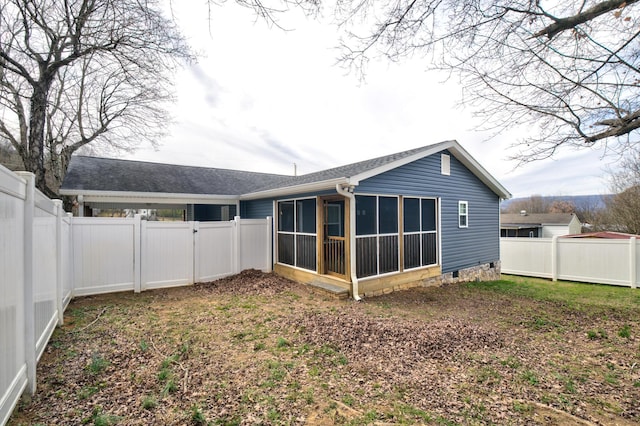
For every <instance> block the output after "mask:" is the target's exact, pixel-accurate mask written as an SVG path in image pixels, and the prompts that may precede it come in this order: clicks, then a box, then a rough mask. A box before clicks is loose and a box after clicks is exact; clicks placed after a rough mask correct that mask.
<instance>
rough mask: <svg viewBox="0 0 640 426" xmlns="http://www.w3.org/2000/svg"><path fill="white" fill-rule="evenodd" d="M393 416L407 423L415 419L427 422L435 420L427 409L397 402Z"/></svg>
mask: <svg viewBox="0 0 640 426" xmlns="http://www.w3.org/2000/svg"><path fill="white" fill-rule="evenodd" d="M393 416H394V417H395V418H396V419H397V420H398V421H399V422H400V423H406V422H408V421H410V420H414V419H420V420H422V421H424V422H427V423H429V422H431V421H432V420H433V419H432V417H431V415H430V414H429V413H427V412H426V411H424V410H421V409H420V408H417V407H414V406H413V405H408V404H396V405H395V406H394V409H393Z"/></svg>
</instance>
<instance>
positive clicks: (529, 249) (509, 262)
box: [500, 237, 640, 288]
mask: <svg viewBox="0 0 640 426" xmlns="http://www.w3.org/2000/svg"><path fill="white" fill-rule="evenodd" d="M639 244H640V242H639V241H637V240H636V239H635V238H631V239H629V240H610V239H595V238H575V239H574V238H558V237H554V238H501V239H500V259H501V264H502V272H504V273H506V274H515V275H524V276H533V277H542V278H551V279H554V280H557V279H561V280H567V281H580V282H589V283H598V284H612V285H621V286H628V287H634V288H635V287H637V286H638V283H639V282H640V276H639V275H638V273H639V271H638V267H637V265H638V262H639V261H640V256H639V253H638V252H639V250H638V245H639Z"/></svg>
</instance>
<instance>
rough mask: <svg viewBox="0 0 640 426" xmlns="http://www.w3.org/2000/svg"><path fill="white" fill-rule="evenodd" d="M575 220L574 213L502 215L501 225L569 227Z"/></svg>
mask: <svg viewBox="0 0 640 426" xmlns="http://www.w3.org/2000/svg"><path fill="white" fill-rule="evenodd" d="M571 219H573V213H527V214H526V215H524V216H523V215H521V214H519V213H502V214H501V215H500V223H501V225H502V226H507V225H534V226H535V225H538V226H539V225H568V224H569V223H570V222H571Z"/></svg>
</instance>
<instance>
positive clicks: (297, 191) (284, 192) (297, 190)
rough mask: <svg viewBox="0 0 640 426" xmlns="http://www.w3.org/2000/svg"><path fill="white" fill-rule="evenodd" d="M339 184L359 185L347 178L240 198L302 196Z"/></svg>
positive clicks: (262, 192)
mask: <svg viewBox="0 0 640 426" xmlns="http://www.w3.org/2000/svg"><path fill="white" fill-rule="evenodd" d="M337 184H345V185H357V184H358V182H355V183H354V180H353V178H352V179H349V178H346V177H341V178H336V179H329V180H323V181H320V182H312V183H305V184H301V185H293V186H286V187H282V188H274V189H268V190H266V191H258V192H251V193H249V194H244V195H241V196H240V199H241V200H257V199H259V198H275V197H281V196H285V195H293V194H302V193H305V192H316V191H325V190H327V189H335V188H336V185H337Z"/></svg>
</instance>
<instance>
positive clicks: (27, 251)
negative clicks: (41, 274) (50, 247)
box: [16, 172, 36, 396]
mask: <svg viewBox="0 0 640 426" xmlns="http://www.w3.org/2000/svg"><path fill="white" fill-rule="evenodd" d="M16 174H17V175H18V176H20V177H21V178H23V179H24V180H26V182H27V184H26V190H25V199H24V328H25V330H24V346H25V362H26V367H27V391H28V392H29V394H30V395H31V396H33V395H35V393H36V326H35V307H34V294H33V293H34V291H33V265H34V259H33V217H34V214H35V195H36V186H35V175H34V174H33V173H29V172H17V173H16Z"/></svg>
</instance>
